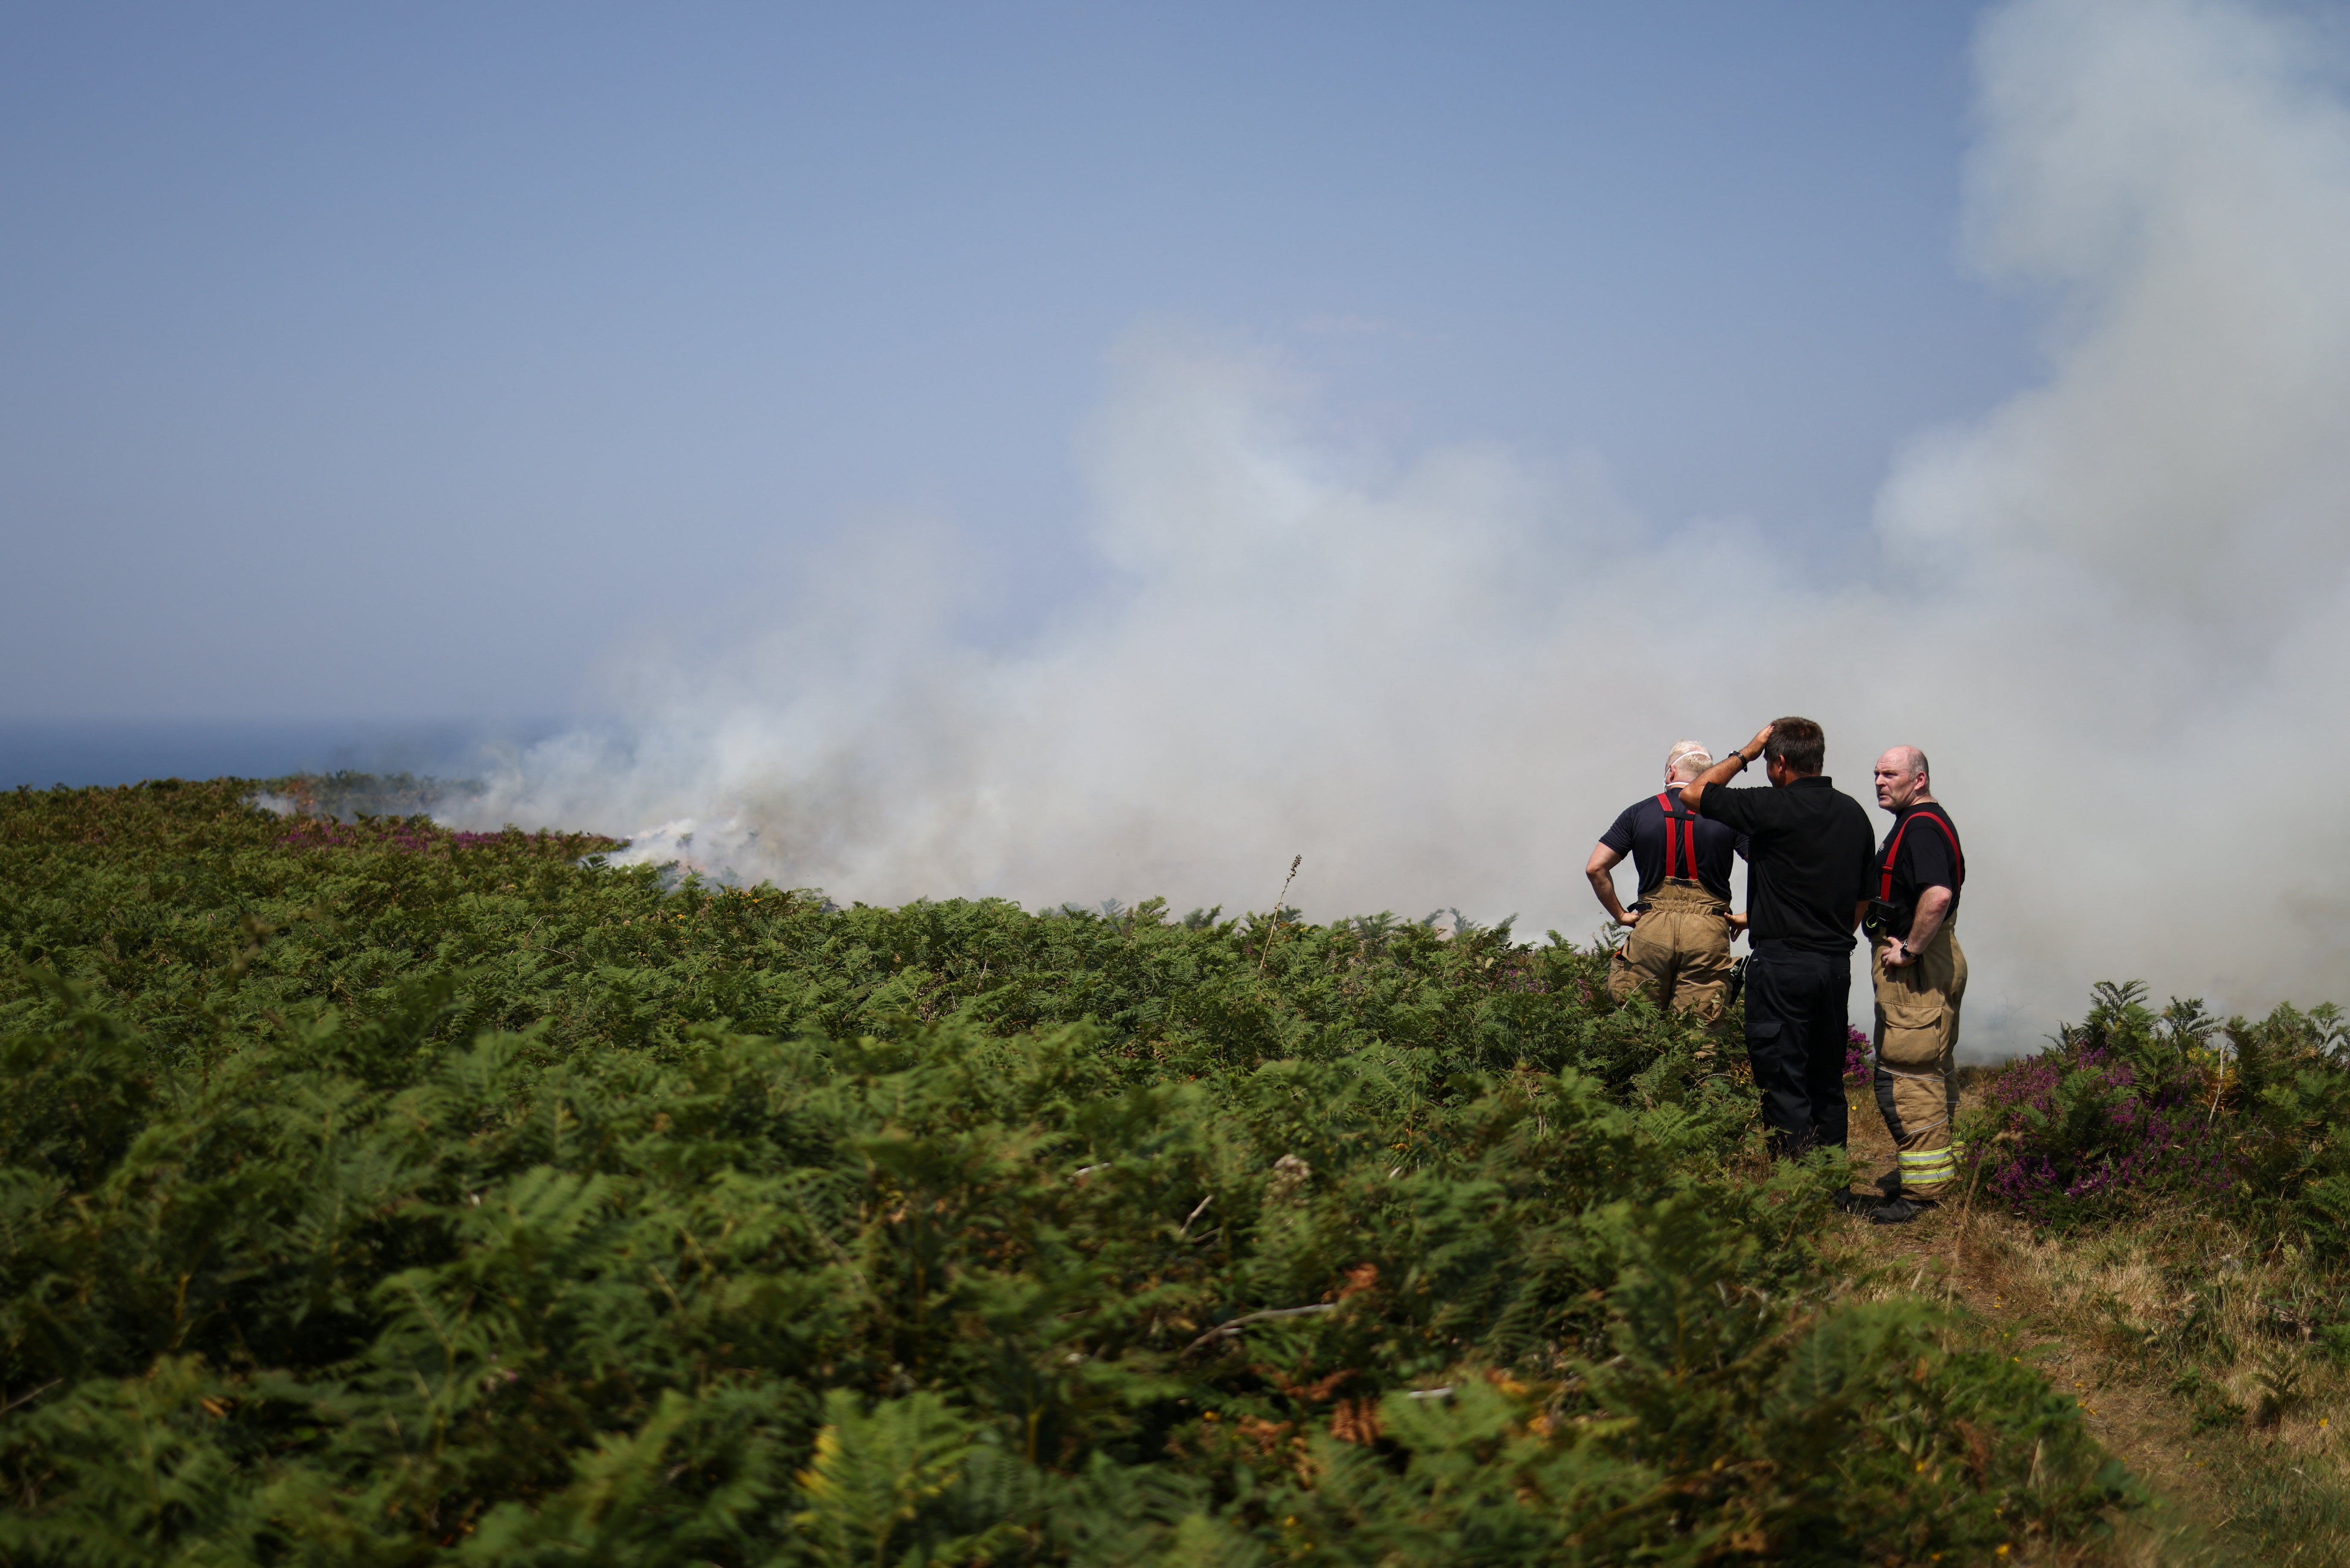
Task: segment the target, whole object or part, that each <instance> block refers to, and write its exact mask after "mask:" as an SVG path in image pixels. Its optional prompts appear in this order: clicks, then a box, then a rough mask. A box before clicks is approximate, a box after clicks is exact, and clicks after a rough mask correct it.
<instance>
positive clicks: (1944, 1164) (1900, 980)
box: [1846, 746, 1967, 1225]
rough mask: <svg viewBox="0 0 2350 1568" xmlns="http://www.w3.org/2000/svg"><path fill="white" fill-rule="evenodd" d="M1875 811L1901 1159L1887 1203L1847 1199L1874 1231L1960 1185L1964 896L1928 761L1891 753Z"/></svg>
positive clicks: (1881, 1102)
mask: <svg viewBox="0 0 2350 1568" xmlns="http://www.w3.org/2000/svg"><path fill="white" fill-rule="evenodd" d="M1877 805H1878V806H1879V807H1881V808H1882V809H1884V810H1886V811H1889V812H1891V813H1892V814H1893V826H1892V828H1891V829H1890V830H1889V831H1888V832H1887V834H1886V836H1885V846H1884V847H1883V849H1881V850H1880V851H1879V852H1878V854H1877V879H1876V887H1875V888H1874V889H1873V891H1874V893H1875V895H1876V896H1875V898H1874V899H1873V900H1872V901H1871V903H1870V904H1869V907H1868V915H1867V918H1866V926H1867V928H1868V933H1869V937H1870V941H1871V946H1872V949H1873V961H1872V962H1871V963H1870V965H1869V969H1870V972H1871V973H1872V974H1873V975H1874V977H1875V979H1876V981H1877V1072H1876V1087H1877V1110H1878V1111H1879V1112H1880V1113H1882V1114H1883V1116H1884V1117H1885V1128H1886V1131H1887V1132H1889V1133H1891V1134H1892V1135H1893V1142H1894V1147H1896V1148H1897V1149H1898V1151H1899V1152H1898V1168H1896V1169H1895V1170H1894V1171H1893V1172H1892V1173H1891V1174H1890V1175H1888V1176H1887V1178H1886V1179H1884V1180H1883V1181H1882V1182H1880V1183H1879V1186H1880V1187H1882V1188H1883V1189H1885V1192H1886V1196H1885V1198H1884V1199H1883V1200H1882V1201H1880V1202H1877V1203H1874V1204H1870V1203H1868V1202H1867V1201H1866V1199H1846V1202H1847V1203H1848V1204H1849V1205H1851V1206H1853V1207H1856V1208H1861V1209H1866V1210H1868V1212H1869V1215H1870V1218H1872V1219H1874V1220H1877V1222H1878V1223H1879V1224H1886V1225H1899V1224H1906V1223H1907V1222H1908V1221H1909V1220H1915V1219H1916V1218H1918V1215H1919V1214H1921V1213H1923V1212H1925V1211H1926V1210H1929V1209H1931V1208H1932V1207H1933V1206H1934V1205H1935V1204H1936V1203H1937V1202H1938V1201H1939V1200H1940V1199H1942V1198H1944V1197H1946V1196H1947V1195H1948V1194H1949V1192H1950V1188H1951V1184H1952V1183H1953V1182H1955V1181H1956V1180H1957V1179H1958V1161H1957V1156H1958V1146H1957V1144H1956V1143H1955V1141H1954V1140H1953V1138H1952V1136H1951V1135H1952V1124H1953V1123H1955V1122H1956V1121H1957V1120H1958V1115H1959V1079H1958V1073H1957V1055H1958V1047H1959V1003H1960V1002H1961V1001H1962V1000H1963V999H1964V998H1965V996H1966V993H1967V955H1966V954H1965V953H1964V952H1963V951H1961V950H1960V948H1959V933H1958V916H1959V891H1960V888H1963V887H1964V886H1965V885H1966V880H1967V861H1966V855H1965V853H1964V852H1963V851H1962V850H1961V849H1960V847H1959V830H1958V829H1957V828H1956V827H1955V826H1952V825H1951V822H1950V813H1949V812H1947V811H1944V810H1943V809H1942V803H1941V802H1939V801H1938V800H1936V799H1935V798H1934V781H1933V776H1932V774H1930V773H1929V772H1928V770H1927V765H1926V753H1923V752H1921V751H1919V750H1918V748H1917V747H1915V746H1896V747H1894V748H1893V749H1892V750H1891V751H1889V752H1887V753H1885V754H1884V755H1883V756H1881V757H1879V758H1877Z"/></svg>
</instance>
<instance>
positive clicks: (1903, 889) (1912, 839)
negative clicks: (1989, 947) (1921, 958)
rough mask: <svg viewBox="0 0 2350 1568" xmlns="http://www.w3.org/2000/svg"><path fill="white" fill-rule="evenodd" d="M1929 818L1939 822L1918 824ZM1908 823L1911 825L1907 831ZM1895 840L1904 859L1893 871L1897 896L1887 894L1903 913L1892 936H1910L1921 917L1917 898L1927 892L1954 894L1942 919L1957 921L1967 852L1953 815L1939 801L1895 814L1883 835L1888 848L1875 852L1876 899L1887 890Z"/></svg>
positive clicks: (1873, 891) (1872, 894)
mask: <svg viewBox="0 0 2350 1568" xmlns="http://www.w3.org/2000/svg"><path fill="white" fill-rule="evenodd" d="M1925 816H1930V817H1933V818H1935V819H1936V821H1935V822H1919V821H1917V820H1915V819H1916V818H1918V817H1925ZM1904 823H1907V824H1908V826H1907V827H1906V828H1905V827H1904V826H1902V825H1903V824H1904ZM1938 824H1939V826H1938ZM1946 835H1947V836H1946ZM1897 838H1898V839H1899V840H1900V843H1901V854H1900V857H1899V858H1898V860H1896V861H1895V862H1894V866H1893V891H1892V892H1891V893H1890V894H1888V895H1887V902H1888V903H1890V904H1892V905H1893V907H1894V908H1895V909H1898V910H1900V913H1899V914H1898V916H1896V917H1895V919H1894V921H1893V927H1892V934H1893V935H1895V936H1897V937H1906V936H1908V934H1909V922H1910V921H1911V920H1913V919H1917V917H1918V897H1919V895H1921V894H1923V893H1924V892H1925V891H1926V889H1927V888H1949V889H1950V911H1949V913H1947V914H1945V915H1944V916H1943V917H1942V919H1944V920H1946V921H1947V920H1955V919H1958V918H1959V888H1960V886H1961V885H1963V884H1964V883H1965V881H1966V851H1965V850H1964V849H1963V848H1962V847H1961V846H1960V844H1959V830H1958V828H1957V827H1956V826H1954V825H1953V824H1952V823H1951V821H1950V813H1949V812H1947V811H1944V810H1943V809H1942V803H1941V802H1939V801H1936V800H1929V801H1928V802H1926V803H1925V804H1924V805H1913V806H1911V807H1909V808H1908V810H1906V811H1898V812H1895V813H1894V814H1893V826H1891V827H1889V828H1887V830H1886V834H1885V847H1884V848H1882V849H1880V850H1878V851H1877V883H1876V885H1875V886H1874V887H1872V888H1869V890H1868V896H1869V897H1870V898H1876V897H1877V888H1882V887H1884V886H1885V878H1884V872H1885V857H1887V855H1890V854H1892V853H1893V844H1894V840H1896V839H1897Z"/></svg>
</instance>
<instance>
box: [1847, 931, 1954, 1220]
mask: <svg viewBox="0 0 2350 1568" xmlns="http://www.w3.org/2000/svg"><path fill="white" fill-rule="evenodd" d="M1955 924H1956V922H1952V923H1951V924H1950V925H1945V926H1944V927H1943V928H1942V929H1940V930H1939V931H1936V932H1935V933H1934V940H1932V941H1930V942H1928V943H1927V944H1926V950H1925V951H1924V952H1922V953H1920V954H1918V957H1917V959H1916V961H1914V962H1910V963H1906V964H1903V965H1902V966H1901V967H1900V968H1899V969H1887V968H1886V967H1885V949H1886V945H1887V944H1886V942H1885V940H1884V939H1882V938H1879V939H1878V940H1877V942H1876V944H1875V948H1874V950H1873V951H1872V953H1871V955H1870V959H1869V966H1868V967H1869V972H1870V973H1871V974H1872V975H1873V976H1874V977H1875V978H1876V981H1877V1073H1876V1078H1877V1109H1878V1110H1879V1111H1881V1112H1883V1113H1884V1116H1885V1130H1886V1131H1887V1132H1888V1133H1891V1134H1892V1135H1893V1143H1894V1147H1896V1148H1897V1149H1898V1150H1899V1151H1900V1170H1901V1194H1902V1196H1903V1197H1905V1198H1941V1197H1944V1196H1946V1195H1947V1194H1948V1193H1949V1192H1950V1187H1951V1184H1952V1183H1953V1182H1955V1181H1956V1180H1957V1179H1958V1155H1959V1149H1958V1146H1957V1144H1956V1143H1955V1142H1954V1141H1953V1138H1952V1129H1953V1127H1954V1125H1955V1124H1956V1122H1957V1121H1958V1118H1959V1077H1958V1071H1957V1056H1958V1049H1959V1003H1960V1001H1961V1000H1962V999H1963V998H1964V997H1965V996H1966V993H1967V955H1966V953H1965V951H1964V950H1961V949H1960V946H1959V934H1958V932H1957V931H1956V930H1955V929H1953V926H1955Z"/></svg>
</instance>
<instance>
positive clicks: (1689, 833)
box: [1657, 790, 1700, 882]
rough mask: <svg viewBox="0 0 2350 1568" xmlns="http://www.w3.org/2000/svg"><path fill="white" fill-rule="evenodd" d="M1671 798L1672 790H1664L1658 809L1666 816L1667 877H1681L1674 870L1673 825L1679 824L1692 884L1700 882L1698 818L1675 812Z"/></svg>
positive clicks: (1683, 856) (1658, 802)
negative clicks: (1698, 869)
mask: <svg viewBox="0 0 2350 1568" xmlns="http://www.w3.org/2000/svg"><path fill="white" fill-rule="evenodd" d="M1671 796H1672V792H1671V791H1670V790H1662V791H1659V793H1658V794H1657V809H1658V810H1659V811H1661V812H1663V813H1664V814H1665V875H1666V876H1667V877H1678V876H1679V875H1680V873H1679V871H1676V870H1675V869H1673V855H1674V843H1675V840H1674V835H1673V824H1674V823H1675V822H1679V824H1680V825H1681V836H1680V839H1679V843H1680V846H1681V847H1680V855H1681V857H1682V858H1683V859H1684V860H1686V861H1687V862H1688V865H1689V879H1690V881H1692V882H1696V881H1700V877H1699V876H1698V874H1697V818H1696V817H1694V816H1691V815H1689V814H1688V813H1687V812H1676V811H1674V810H1673V807H1672V799H1671Z"/></svg>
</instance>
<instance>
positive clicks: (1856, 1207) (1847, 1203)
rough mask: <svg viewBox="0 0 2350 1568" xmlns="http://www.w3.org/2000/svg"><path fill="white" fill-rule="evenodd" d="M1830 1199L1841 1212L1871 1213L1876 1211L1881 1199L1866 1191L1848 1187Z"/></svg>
mask: <svg viewBox="0 0 2350 1568" xmlns="http://www.w3.org/2000/svg"><path fill="white" fill-rule="evenodd" d="M1829 1201H1830V1202H1832V1203H1834V1204H1835V1206H1836V1211H1837V1212H1838V1213H1840V1214H1871V1213H1874V1212H1876V1210H1877V1204H1878V1202H1879V1201H1881V1200H1880V1199H1877V1198H1874V1197H1871V1196H1870V1195H1869V1194H1867V1193H1866V1192H1855V1191H1853V1190H1852V1189H1849V1188H1846V1189H1845V1190H1844V1191H1842V1192H1839V1193H1837V1194H1835V1196H1834V1197H1833V1198H1832V1199H1829Z"/></svg>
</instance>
